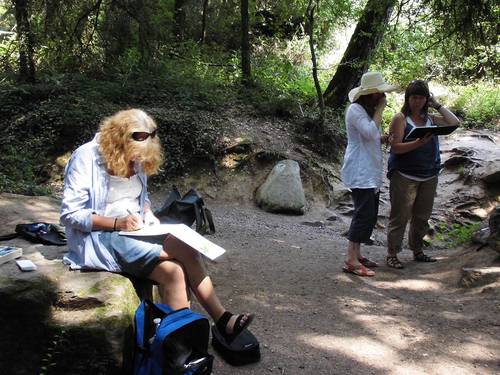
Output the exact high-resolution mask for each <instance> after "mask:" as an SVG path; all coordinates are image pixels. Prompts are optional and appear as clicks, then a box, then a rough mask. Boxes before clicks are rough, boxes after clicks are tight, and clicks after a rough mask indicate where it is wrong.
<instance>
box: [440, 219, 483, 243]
mask: <svg viewBox="0 0 500 375" xmlns="http://www.w3.org/2000/svg"><path fill="white" fill-rule="evenodd" d="M480 227H481V223H473V224H467V225H463V224H456V223H455V224H448V223H445V222H441V223H438V224H437V225H436V239H437V240H439V241H442V242H445V243H447V244H448V245H449V246H451V247H456V246H459V245H463V244H466V243H469V242H470V241H471V238H472V235H473V234H474V233H475V232H476V231H477V230H479V228H480Z"/></svg>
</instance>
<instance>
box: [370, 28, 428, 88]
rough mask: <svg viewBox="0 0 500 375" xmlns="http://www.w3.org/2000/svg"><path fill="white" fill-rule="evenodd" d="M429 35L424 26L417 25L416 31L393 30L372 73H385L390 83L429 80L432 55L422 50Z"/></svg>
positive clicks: (377, 54) (387, 32)
mask: <svg viewBox="0 0 500 375" xmlns="http://www.w3.org/2000/svg"><path fill="white" fill-rule="evenodd" d="M427 38H428V33H427V32H426V30H425V28H424V27H422V26H418V25H416V26H414V27H413V28H412V32H411V33H410V32H408V30H406V29H404V28H403V27H397V28H395V29H394V28H390V29H389V30H387V31H386V33H385V35H384V38H383V41H382V43H381V45H380V47H379V49H378V51H377V53H376V55H375V58H374V60H373V62H372V64H371V66H370V70H375V71H379V72H382V74H383V75H384V78H385V79H387V80H388V81H389V82H398V83H400V84H401V85H402V86H406V84H408V83H409V82H410V81H412V80H413V79H416V78H419V79H426V78H427V77H428V74H429V71H430V70H431V69H436V66H435V65H434V64H433V65H432V68H430V64H429V63H430V60H431V56H430V55H429V53H424V52H422V51H421V50H422V49H423V48H424V45H425V42H426V41H427Z"/></svg>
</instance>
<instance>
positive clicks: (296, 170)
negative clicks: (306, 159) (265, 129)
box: [255, 160, 306, 215]
mask: <svg viewBox="0 0 500 375" xmlns="http://www.w3.org/2000/svg"><path fill="white" fill-rule="evenodd" d="M255 198H256V202H257V205H258V206H259V207H261V208H262V209H264V210H266V211H269V212H283V213H294V214H300V215H302V214H304V212H305V206H306V197H305V194H304V189H303V187H302V180H301V179H300V167H299V163H297V162H296V161H295V160H282V161H280V162H279V163H278V164H276V165H275V166H274V168H273V170H272V171H271V173H269V175H268V176H267V179H266V181H265V182H264V183H263V184H262V185H261V186H260V187H259V188H258V190H257V193H256V196H255Z"/></svg>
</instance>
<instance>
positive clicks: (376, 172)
mask: <svg viewBox="0 0 500 375" xmlns="http://www.w3.org/2000/svg"><path fill="white" fill-rule="evenodd" d="M345 123H346V130H347V148H346V151H345V155H344V165H343V166H342V172H341V176H342V182H343V183H344V184H345V185H346V186H347V187H348V188H350V189H370V188H375V189H380V187H381V186H382V173H383V155H382V149H381V144H380V130H379V128H378V127H377V125H376V124H375V121H373V120H372V118H371V117H370V116H368V113H366V110H365V109H364V108H363V107H362V106H361V105H359V104H357V103H353V104H351V105H350V106H349V108H347V111H346V115H345Z"/></svg>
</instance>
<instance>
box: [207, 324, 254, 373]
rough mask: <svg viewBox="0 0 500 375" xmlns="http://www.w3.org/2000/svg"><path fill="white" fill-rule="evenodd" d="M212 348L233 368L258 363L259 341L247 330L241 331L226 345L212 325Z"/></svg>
mask: <svg viewBox="0 0 500 375" xmlns="http://www.w3.org/2000/svg"><path fill="white" fill-rule="evenodd" d="M212 346H213V348H214V349H215V350H216V351H217V353H219V354H220V356H221V357H222V358H223V359H224V360H225V361H226V362H227V363H229V364H230V365H233V366H243V365H247V364H249V363H254V362H258V361H260V346H259V341H257V338H256V337H255V336H254V335H253V334H252V332H250V331H249V330H248V329H245V330H243V331H242V332H241V333H240V334H239V335H238V336H236V337H235V338H234V339H233V340H232V341H231V342H229V343H228V342H227V341H226V340H225V339H224V337H223V336H222V335H221V334H220V333H219V330H218V329H217V327H216V326H215V325H212Z"/></svg>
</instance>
